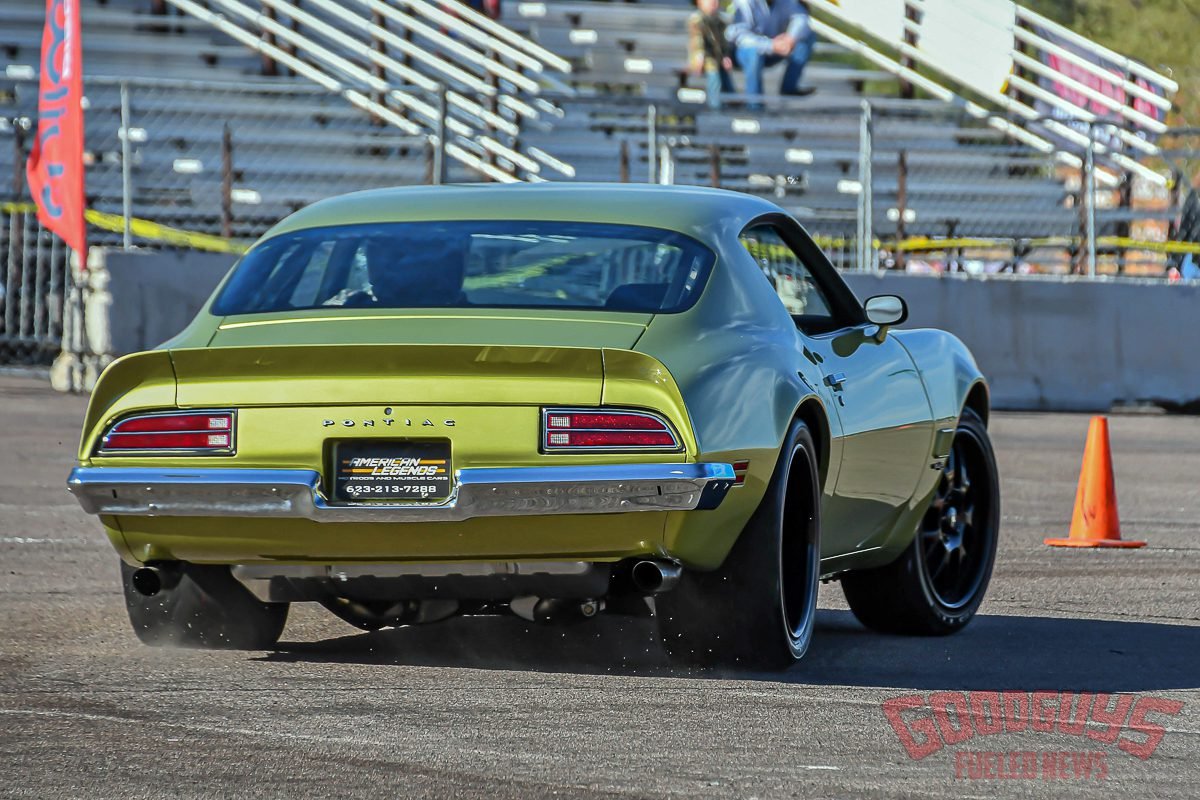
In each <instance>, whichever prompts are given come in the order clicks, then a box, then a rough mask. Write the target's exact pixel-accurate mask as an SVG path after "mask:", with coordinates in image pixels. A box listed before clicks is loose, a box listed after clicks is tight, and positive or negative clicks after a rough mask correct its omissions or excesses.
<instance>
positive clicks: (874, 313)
mask: <svg viewBox="0 0 1200 800" xmlns="http://www.w3.org/2000/svg"><path fill="white" fill-rule="evenodd" d="M863 310H865V311H866V312H867V321H868V322H870V323H871V324H873V325H878V326H880V327H881V328H886V327H888V326H891V325H899V324H901V323H902V322H904V321H905V320H906V319H908V304H907V303H905V302H904V298H903V297H897V296H896V295H894V294H880V295H876V296H875V297H871V298H868V300H867V302H866V303H864V304H863Z"/></svg>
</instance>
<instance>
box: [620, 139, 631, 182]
mask: <svg viewBox="0 0 1200 800" xmlns="http://www.w3.org/2000/svg"><path fill="white" fill-rule="evenodd" d="M620 170H621V183H629V140H628V139H622V140H621V155H620Z"/></svg>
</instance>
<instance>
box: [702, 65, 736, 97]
mask: <svg viewBox="0 0 1200 800" xmlns="http://www.w3.org/2000/svg"><path fill="white" fill-rule="evenodd" d="M733 91H735V89H734V88H733V78H732V77H730V75H729V70H727V69H725V68H724V67H722V66H720V65H719V64H718V65H717V67H716V69H710V70H705V73H704V94H705V97H706V98H707V100H708V107H709V108H720V107H721V93H722V92H733Z"/></svg>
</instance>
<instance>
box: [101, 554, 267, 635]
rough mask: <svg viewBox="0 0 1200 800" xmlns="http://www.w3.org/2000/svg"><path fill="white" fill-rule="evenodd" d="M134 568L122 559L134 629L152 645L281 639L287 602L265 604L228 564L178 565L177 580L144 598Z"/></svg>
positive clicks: (122, 575)
mask: <svg viewBox="0 0 1200 800" xmlns="http://www.w3.org/2000/svg"><path fill="white" fill-rule="evenodd" d="M135 570H136V567H131V566H129V565H128V564H126V563H124V562H122V563H121V583H122V586H123V587H124V590H125V607H126V609H128V611H129V622H130V624H131V625H132V626H133V632H134V633H135V634H137V637H138V639H140V640H141V641H142V643H143V644H147V645H150V646H151V647H195V648H203V649H211V650H265V649H268V648H270V647H272V646H274V644H275V643H276V642H278V641H279V636H280V634H281V633H283V626H284V623H286V622H287V614H288V604H287V603H263V602H260V601H259V600H258V598H256V597H255V596H254V595H252V594H251V593H250V591H249V590H248V589H247V588H246V587H245V586H243V585H242V584H241V583H239V582H238V581H237V579H236V578H234V577H233V575H231V574H230V572H229V567H223V566H208V565H201V564H182V565H180V570H181V572H180V574H179V576H178V578H179V581H178V583H175V584H174V585H173V586H170V587H164V588H163V589H161V590H160V591H159V592H158V593H157V594H155V595H153V596H151V597H146V596H145V595H142V594H140V593H139V592H138V591H137V590H136V589H134V588H133V581H132V578H133V573H134V571H135Z"/></svg>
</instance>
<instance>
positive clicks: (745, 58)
mask: <svg viewBox="0 0 1200 800" xmlns="http://www.w3.org/2000/svg"><path fill="white" fill-rule="evenodd" d="M815 39H816V35H815V34H813V33H812V32H811V31H810V32H809V34H808V36H807V37H805V38H803V39H797V40H796V46H795V47H794V48H793V49H792V52H791V53H790V54H789V55H787V56H777V55H775V54H774V53H760V52H758V51H757V50H755V49H754V48H753V47H739V48H738V49H737V51H736V53H735V54H734V60H735V61H736V62H737V65H738V66H739V67H741V70H742V72H744V73H746V94H762V93H763V82H762V75H763V70H764V69H766V68H767V67H773V66H775V65H776V64H778V63H779V62H780V61H787V67H786V68H785V69H784V70H783V80H782V81H780V83H779V93H780V94H795V93H796V89H797V88H799V86H800V76H801V75H803V74H804V67H805V66H806V65H807V64H808V59H809V56H811V55H812V50H813V44H814V43H815V42H814V40H815Z"/></svg>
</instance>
